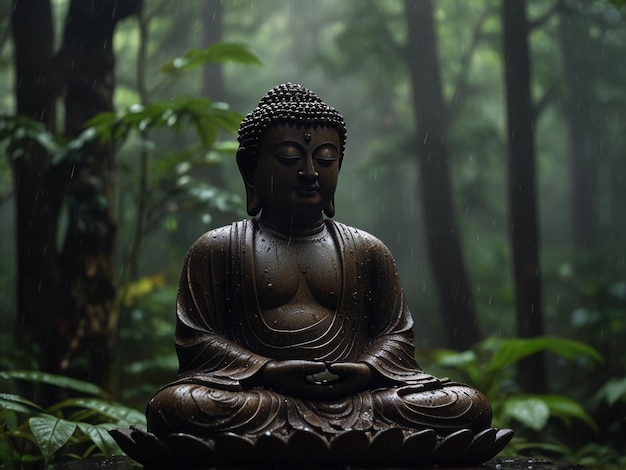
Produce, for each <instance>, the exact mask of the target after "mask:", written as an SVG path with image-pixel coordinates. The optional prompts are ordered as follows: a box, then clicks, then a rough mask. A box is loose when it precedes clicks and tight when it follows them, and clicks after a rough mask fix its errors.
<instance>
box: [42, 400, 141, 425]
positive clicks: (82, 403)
mask: <svg viewBox="0 0 626 470" xmlns="http://www.w3.org/2000/svg"><path fill="white" fill-rule="evenodd" d="M63 408H83V409H87V410H92V411H95V412H97V413H98V414H99V415H101V416H103V417H105V418H108V419H111V420H113V421H114V422H115V423H116V424H117V425H120V426H129V425H131V424H136V425H139V426H144V427H145V425H146V418H145V416H144V414H143V413H140V412H139V411H137V410H134V409H132V408H129V407H127V406H124V405H120V404H119V403H112V402H107V401H104V400H98V399H96V398H70V399H69V400H65V401H63V402H61V403H58V404H56V405H54V406H52V407H51V408H50V411H56V410H61V409H63Z"/></svg>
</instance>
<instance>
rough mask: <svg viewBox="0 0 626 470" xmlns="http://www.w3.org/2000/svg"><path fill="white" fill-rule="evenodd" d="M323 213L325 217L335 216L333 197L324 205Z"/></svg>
mask: <svg viewBox="0 0 626 470" xmlns="http://www.w3.org/2000/svg"><path fill="white" fill-rule="evenodd" d="M324 214H326V217H330V218H331V219H332V218H333V217H335V198H333V200H332V201H330V202H329V203H328V205H327V206H326V207H324Z"/></svg>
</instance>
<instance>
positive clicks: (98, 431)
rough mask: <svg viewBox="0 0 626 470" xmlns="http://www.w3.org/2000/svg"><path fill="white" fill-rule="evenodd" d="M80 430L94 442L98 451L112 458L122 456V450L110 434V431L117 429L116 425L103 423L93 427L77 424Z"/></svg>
mask: <svg viewBox="0 0 626 470" xmlns="http://www.w3.org/2000/svg"><path fill="white" fill-rule="evenodd" d="M77 424H78V428H79V429H80V430H81V431H82V432H84V433H85V434H86V435H87V436H88V437H89V439H91V442H93V443H94V444H95V445H96V446H97V447H98V449H100V450H101V451H102V453H103V454H104V455H106V456H107V457H111V456H112V455H115V454H121V451H120V448H119V446H118V445H117V443H116V442H115V440H114V439H113V437H111V435H110V434H109V431H110V430H111V429H113V428H115V427H116V425H115V424H111V423H103V424H98V425H93V424H89V423H77Z"/></svg>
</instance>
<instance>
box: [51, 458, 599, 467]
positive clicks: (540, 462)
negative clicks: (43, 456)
mask: <svg viewBox="0 0 626 470" xmlns="http://www.w3.org/2000/svg"><path fill="white" fill-rule="evenodd" d="M142 468H144V467H143V466H142V465H140V464H138V463H137V462H134V461H133V460H131V459H129V458H128V457H111V458H98V459H86V460H78V461H75V462H70V463H65V464H57V465H54V466H53V467H52V470H105V469H106V470H108V469H115V470H137V469H142ZM145 468H146V469H147V470H149V469H154V468H155V467H145ZM160 468H162V467H160ZM168 468H175V467H168ZM180 468H184V469H187V470H210V469H212V468H213V467H180ZM256 468H264V467H262V466H259V467H256ZM267 468H276V467H267ZM413 468H416V469H420V470H432V469H438V468H440V467H413ZM447 468H448V470H454V469H460V468H464V469H465V470H472V469H473V470H587V469H589V467H587V466H584V465H577V464H572V463H565V462H554V461H551V460H546V459H493V460H490V461H489V462H487V463H484V464H482V465H479V466H475V467H447ZM344 469H345V470H348V469H349V470H359V469H357V468H354V467H335V468H333V469H332V470H344ZM234 470H248V469H234ZM250 470H251V469H250ZM319 470H331V469H330V468H325V469H321V468H320V469H319ZM380 470H383V469H380ZM385 470H411V467H403V468H402V469H400V468H397V467H394V468H391V467H386V469H385Z"/></svg>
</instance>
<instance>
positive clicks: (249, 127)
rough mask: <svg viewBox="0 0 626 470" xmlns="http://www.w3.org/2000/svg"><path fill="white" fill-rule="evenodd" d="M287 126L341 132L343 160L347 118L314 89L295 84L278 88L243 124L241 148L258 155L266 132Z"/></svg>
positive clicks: (268, 95) (239, 137)
mask: <svg viewBox="0 0 626 470" xmlns="http://www.w3.org/2000/svg"><path fill="white" fill-rule="evenodd" d="M279 123H287V124H295V125H301V126H304V127H317V126H330V127H333V128H334V129H336V130H337V133H338V134H339V140H340V142H341V156H342V157H343V152H344V147H345V143H346V124H345V122H344V120H343V116H342V115H341V114H339V113H338V112H337V111H336V110H335V109H334V108H332V107H330V106H328V105H327V104H326V103H324V102H323V101H322V100H321V99H320V97H319V96H317V95H316V94H315V93H313V92H312V91H311V90H309V89H307V88H305V87H303V86H301V85H298V84H295V83H290V82H287V83H283V84H282V85H278V86H275V87H274V88H272V89H271V90H270V91H268V92H267V94H266V95H265V96H264V97H263V98H261V101H260V102H259V105H258V106H257V107H256V108H255V109H253V110H252V111H251V112H250V113H248V115H247V116H246V117H245V118H244V119H243V121H242V122H241V126H240V127H239V136H238V139H237V140H238V141H239V146H240V147H244V148H245V149H246V150H248V151H249V152H250V154H251V155H256V152H257V150H258V147H259V145H260V143H261V138H262V137H263V133H264V132H265V130H266V129H267V128H268V127H269V126H270V125H272V124H279Z"/></svg>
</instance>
